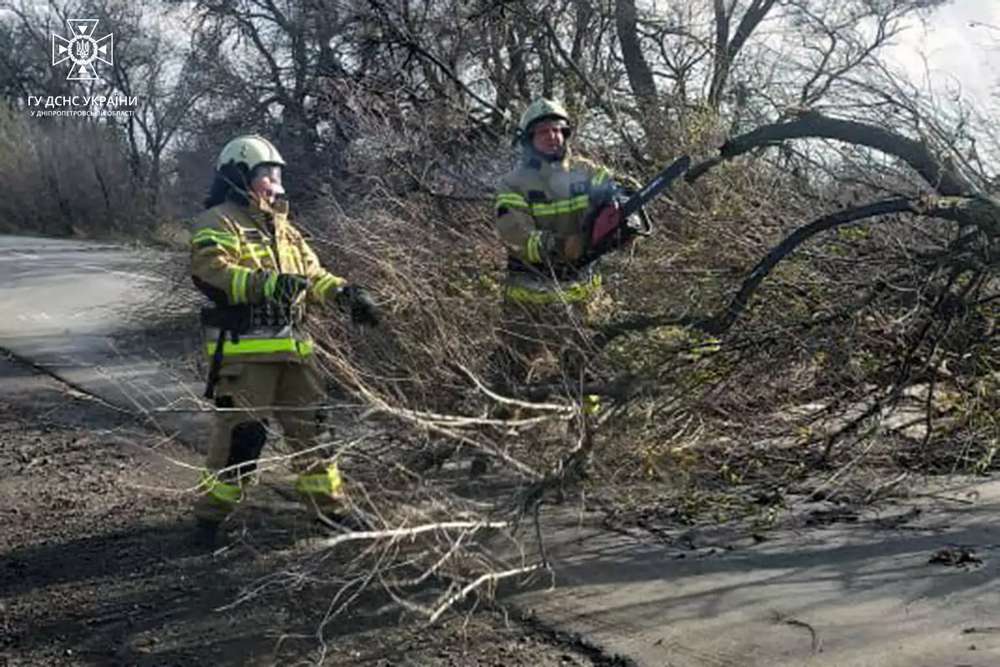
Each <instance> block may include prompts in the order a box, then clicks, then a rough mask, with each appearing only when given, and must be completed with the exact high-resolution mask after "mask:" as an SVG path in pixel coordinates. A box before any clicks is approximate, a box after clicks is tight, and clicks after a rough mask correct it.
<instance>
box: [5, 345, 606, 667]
mask: <svg viewBox="0 0 1000 667" xmlns="http://www.w3.org/2000/svg"><path fill="white" fill-rule="evenodd" d="M200 459H201V457H200V455H198V454H197V453H195V452H192V451H191V450H190V449H188V448H186V447H183V446H181V445H180V444H178V443H175V442H172V441H169V440H167V441H164V440H163V439H162V438H161V436H159V435H158V434H157V433H156V432H155V431H154V430H152V429H146V428H143V426H142V425H141V424H138V423H136V421H135V420H134V419H133V418H132V417H130V416H129V415H127V414H123V413H119V412H115V411H114V410H111V409H109V408H107V407H104V406H102V405H100V404H98V403H96V402H94V401H92V400H90V399H88V398H86V397H83V396H79V395H75V394H74V393H73V392H69V391H67V390H66V389H65V387H63V386H62V385H61V384H60V383H59V382H57V381H56V380H54V379H52V378H50V377H48V376H46V375H42V374H39V373H37V372H36V371H34V370H33V369H31V368H30V367H26V366H24V365H22V364H18V363H15V362H13V361H12V360H10V359H6V360H5V359H3V358H0V666H14V665H31V666H32V667H35V666H49V665H122V666H125V665H148V666H152V665H164V666H166V665H213V666H222V665H272V664H281V665H300V664H303V665H305V664H324V665H385V666H388V665H413V666H416V665H431V666H444V665H455V666H459V665H461V666H465V665H497V666H500V665H503V666H507V665H531V666H532V667H549V666H554V665H594V664H610V663H609V662H608V661H606V660H604V659H602V658H601V657H600V656H596V655H594V654H593V653H592V652H590V651H589V650H588V649H586V648H585V647H582V646H580V645H578V644H575V643H574V642H573V641H571V640H569V639H566V638H560V637H557V636H554V635H550V634H548V633H546V632H545V630H544V628H539V627H537V626H534V625H526V624H522V623H519V622H517V621H515V620H513V619H510V620H507V619H506V618H505V617H504V615H503V614H502V613H501V612H500V611H498V610H478V611H475V612H472V611H466V612H463V611H458V612H456V613H455V614H454V615H453V616H452V617H451V618H449V619H447V620H446V621H443V622H441V623H439V624H438V625H436V626H433V627H427V626H425V625H422V624H421V623H419V622H417V621H414V620H413V619H407V618H401V617H400V616H399V615H398V614H397V613H389V614H383V615H376V614H374V613H369V612H368V611H367V610H369V609H373V608H375V607H376V606H377V603H378V601H375V600H369V601H367V602H366V601H359V607H358V609H357V612H356V613H355V614H354V615H353V616H351V617H349V618H346V619H340V618H338V619H336V620H334V621H333V622H331V623H329V624H327V625H326V627H324V628H323V629H322V632H319V628H320V626H321V623H322V619H323V614H324V612H325V611H326V607H327V604H328V602H329V595H327V591H324V590H323V588H322V587H321V586H315V587H307V588H306V589H303V590H301V591H291V590H281V591H280V592H279V593H271V594H268V595H266V596H261V597H256V598H254V599H252V600H250V601H248V602H246V603H243V604H240V605H237V606H235V607H229V606H228V605H231V603H233V602H234V601H235V600H236V599H237V597H238V596H239V594H240V592H241V591H242V590H244V587H245V586H246V585H247V584H249V583H250V582H252V581H255V580H256V579H257V578H259V577H261V576H264V575H266V574H269V573H272V572H275V571H276V570H278V569H280V568H281V567H282V563H283V562H285V561H286V560H288V559H290V558H291V554H292V551H293V550H294V548H295V544H296V541H295V539H294V538H297V537H300V536H302V534H303V533H304V532H307V531H310V530H317V529H316V528H314V527H311V526H310V525H308V523H303V521H304V519H303V514H302V513H301V512H298V511H296V510H295V509H294V508H282V507H268V502H269V497H268V496H267V494H266V493H262V494H260V495H261V497H260V498H259V499H258V500H257V501H256V506H252V507H249V508H247V509H246V510H243V511H241V516H240V517H239V519H238V520H237V521H235V522H233V525H232V526H231V528H230V530H229V532H228V540H227V541H228V545H227V546H226V548H223V549H220V550H218V551H216V552H210V551H206V550H205V549H203V548H199V547H197V546H196V545H195V544H194V543H193V542H192V540H191V534H192V522H191V519H190V516H189V513H188V507H189V505H190V501H191V495H190V492H189V491H187V490H186V489H189V488H190V487H191V486H192V485H193V483H194V481H195V478H196V474H195V472H194V470H193V469H192V468H189V467H185V465H190V466H197V464H198V463H199V461H200ZM223 607H225V608H224V609H223Z"/></svg>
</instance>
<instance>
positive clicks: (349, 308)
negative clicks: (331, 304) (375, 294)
mask: <svg viewBox="0 0 1000 667" xmlns="http://www.w3.org/2000/svg"><path fill="white" fill-rule="evenodd" d="M336 302H337V307H338V308H340V310H341V311H343V312H345V313H350V315H351V321H353V322H354V323H355V324H367V325H370V326H373V327H375V326H378V323H379V315H378V306H376V305H375V300H374V299H372V297H371V295H370V294H368V291H367V290H365V288H364V287H358V286H357V285H344V286H343V287H341V288H340V289H339V290H337V296H336Z"/></svg>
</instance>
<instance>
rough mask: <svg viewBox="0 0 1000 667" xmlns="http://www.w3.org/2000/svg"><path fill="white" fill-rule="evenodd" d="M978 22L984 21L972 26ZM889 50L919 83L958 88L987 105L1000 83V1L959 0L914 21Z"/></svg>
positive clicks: (971, 98) (939, 89) (948, 88)
mask: <svg viewBox="0 0 1000 667" xmlns="http://www.w3.org/2000/svg"><path fill="white" fill-rule="evenodd" d="M973 23H980V24H985V26H977V27H973V26H972V25H970V24H973ZM895 41H896V46H895V47H894V48H892V49H891V50H890V52H889V57H890V59H891V60H892V61H894V62H895V63H897V64H898V65H899V66H900V67H902V68H903V69H904V70H905V71H906V73H907V74H908V75H909V76H910V78H911V79H912V80H913V81H914V82H915V83H918V84H922V85H926V84H927V82H928V80H929V83H930V85H931V86H932V87H933V88H934V89H935V90H937V91H939V92H945V91H950V90H954V89H955V88H956V86H957V87H959V88H960V90H961V92H962V95H963V97H967V98H968V99H970V101H973V102H975V103H976V104H978V105H986V104H987V103H988V100H989V96H990V92H991V91H992V90H993V89H994V88H995V87H996V85H997V84H998V83H1000V67H998V66H997V60H998V57H1000V2H997V1H996V0H955V2H953V3H951V4H949V5H947V6H945V7H944V8H942V9H940V10H938V11H937V12H935V13H934V14H933V15H931V16H930V17H929V18H928V19H927V20H926V21H924V22H920V21H912V22H911V25H910V26H908V28H907V30H906V31H905V32H904V33H903V34H902V35H900V36H899V37H897V38H896V40H895Z"/></svg>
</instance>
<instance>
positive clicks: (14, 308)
mask: <svg viewBox="0 0 1000 667" xmlns="http://www.w3.org/2000/svg"><path fill="white" fill-rule="evenodd" d="M148 262H149V255H148V254H146V253H141V252H137V251H135V250H128V249H126V248H124V247H121V246H115V245H108V244H100V243H90V242H80V241H64V240H55V239H43V238H29V237H15V236H0V348H3V349H6V350H9V351H10V352H12V353H14V354H15V355H17V356H18V357H20V358H22V359H26V360H30V361H31V362H32V363H34V364H36V365H38V366H40V367H42V368H44V369H45V370H47V371H49V372H51V373H53V374H55V375H57V376H58V377H60V378H62V379H64V380H65V381H67V382H70V383H72V384H73V385H75V386H78V387H80V388H82V389H84V390H85V391H87V392H89V393H92V394H94V395H97V396H100V397H101V398H103V399H104V400H106V401H108V402H110V403H112V404H115V405H118V406H123V407H126V408H128V409H129V410H134V411H147V412H151V411H155V410H158V409H164V408H170V407H177V408H191V407H195V406H196V397H197V395H198V393H199V390H200V387H199V385H198V383H197V382H196V378H195V377H193V374H191V373H185V372H184V371H183V369H173V370H171V369H170V368H169V364H166V363H163V361H164V360H165V359H164V357H165V353H164V351H162V350H153V349H149V348H146V347H142V346H136V345H124V346H123V337H124V336H126V335H127V334H128V332H129V330H130V329H135V328H136V327H137V326H138V321H137V320H135V319H134V318H130V312H132V311H134V310H135V309H137V308H141V307H148V306H149V304H150V303H152V302H154V300H155V299H156V298H157V296H158V295H161V294H163V293H164V291H165V290H169V289H172V286H171V285H169V284H167V283H166V281H165V280H164V279H163V278H158V277H156V276H152V275H149V273H148V272H147V271H144V268H145V267H146V266H147V264H148ZM173 351H176V348H175V350H173ZM166 354H169V352H168V353H166ZM157 418H158V420H159V421H161V422H162V425H163V427H164V428H167V429H172V428H181V429H184V430H188V429H191V432H190V433H188V435H189V436H191V437H190V439H191V441H192V442H198V441H201V440H202V438H200V437H198V436H197V435H196V434H197V433H199V432H200V429H202V428H203V427H204V420H203V419H194V420H191V419H189V418H187V417H179V416H177V415H161V416H158V417H157Z"/></svg>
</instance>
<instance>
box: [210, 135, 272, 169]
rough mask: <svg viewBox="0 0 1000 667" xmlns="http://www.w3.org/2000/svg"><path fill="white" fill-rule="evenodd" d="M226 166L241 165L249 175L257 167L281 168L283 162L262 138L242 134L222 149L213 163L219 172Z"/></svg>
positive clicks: (270, 144) (268, 142) (269, 143)
mask: <svg viewBox="0 0 1000 667" xmlns="http://www.w3.org/2000/svg"><path fill="white" fill-rule="evenodd" d="M228 164H232V165H234V166H239V165H240V164H242V165H244V167H246V170H247V173H248V174H249V173H250V172H252V171H253V170H254V167H257V166H259V165H262V164H276V165H278V166H281V167H283V166H285V161H284V159H282V157H281V153H279V152H278V149H277V148H275V147H274V144H272V143H271V142H270V141H268V140H267V139H265V138H264V137H262V136H260V135H259V134H244V135H242V136H239V137H236V138H235V139H233V140H232V141H230V142H229V143H228V144H226V145H225V147H223V149H222V152H221V153H219V159H218V160H217V161H216V163H215V170H216V171H221V170H222V168H223V167H225V166H226V165H228Z"/></svg>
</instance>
